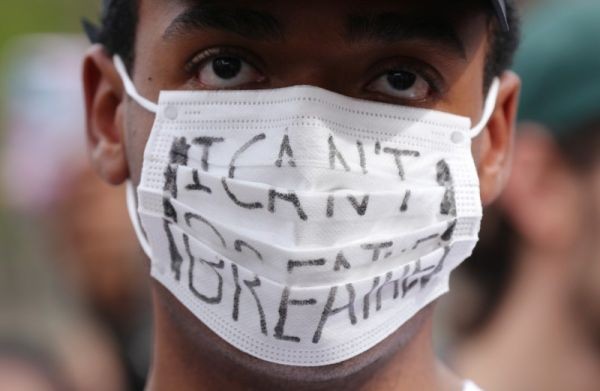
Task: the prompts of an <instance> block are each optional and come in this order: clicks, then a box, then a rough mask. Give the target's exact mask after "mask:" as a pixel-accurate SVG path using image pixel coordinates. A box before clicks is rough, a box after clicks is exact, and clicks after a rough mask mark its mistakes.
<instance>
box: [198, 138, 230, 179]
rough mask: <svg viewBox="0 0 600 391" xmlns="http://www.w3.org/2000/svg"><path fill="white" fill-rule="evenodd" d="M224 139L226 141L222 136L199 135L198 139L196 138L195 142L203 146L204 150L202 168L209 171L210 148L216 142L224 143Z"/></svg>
mask: <svg viewBox="0 0 600 391" xmlns="http://www.w3.org/2000/svg"><path fill="white" fill-rule="evenodd" d="M223 141H225V139H224V138H222V137H198V138H197V139H194V144H196V145H200V146H202V148H203V151H202V170H203V171H205V172H206V171H208V168H209V164H208V160H209V156H210V148H211V147H212V146H213V145H214V144H215V143H222V142H223Z"/></svg>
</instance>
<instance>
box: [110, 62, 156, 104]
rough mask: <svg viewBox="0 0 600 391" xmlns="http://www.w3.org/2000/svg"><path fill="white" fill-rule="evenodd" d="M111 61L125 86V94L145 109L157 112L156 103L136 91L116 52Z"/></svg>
mask: <svg viewBox="0 0 600 391" xmlns="http://www.w3.org/2000/svg"><path fill="white" fill-rule="evenodd" d="M113 63H114V64H115V68H116V69H117V72H118V73H119V76H120V77H121V80H122V81H123V85H124V86H125V92H127V95H129V96H130V97H131V99H133V100H134V101H136V102H137V103H138V104H139V105H140V106H142V107H143V108H145V109H146V110H148V111H150V112H152V113H155V114H156V113H157V112H158V105H157V104H156V103H154V102H152V101H150V100H148V99H146V98H144V97H143V96H141V95H140V94H139V93H138V91H137V89H136V88H135V85H134V84H133V81H131V78H130V77H129V73H127V68H125V64H124V63H123V60H122V59H121V57H120V56H119V55H118V54H115V55H114V56H113Z"/></svg>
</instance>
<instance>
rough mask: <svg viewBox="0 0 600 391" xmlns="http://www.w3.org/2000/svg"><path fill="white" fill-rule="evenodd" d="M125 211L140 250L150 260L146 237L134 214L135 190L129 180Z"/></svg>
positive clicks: (150, 255)
mask: <svg viewBox="0 0 600 391" xmlns="http://www.w3.org/2000/svg"><path fill="white" fill-rule="evenodd" d="M126 187H127V211H128V212H129V218H130V219H131V224H132V225H133V229H134V231H135V235H136V236H137V238H138V241H139V242H140V245H141V246H142V250H144V252H145V253H146V255H147V256H148V258H150V259H152V248H151V247H150V243H148V239H147V238H146V235H145V234H144V232H143V231H142V227H141V225H140V220H139V217H138V214H137V212H136V210H137V208H136V202H135V189H134V187H133V183H132V182H131V180H128V181H127V184H126Z"/></svg>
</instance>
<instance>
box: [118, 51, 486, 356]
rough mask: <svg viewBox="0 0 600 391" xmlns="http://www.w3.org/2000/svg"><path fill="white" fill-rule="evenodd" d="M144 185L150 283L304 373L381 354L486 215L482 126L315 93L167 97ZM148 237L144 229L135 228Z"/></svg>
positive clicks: (471, 242) (250, 349)
mask: <svg viewBox="0 0 600 391" xmlns="http://www.w3.org/2000/svg"><path fill="white" fill-rule="evenodd" d="M115 64H116V65H117V69H118V70H119V72H120V74H121V77H122V78H123V81H124V83H125V87H126V90H127V93H128V94H129V95H130V96H131V97H132V98H133V99H135V100H136V101H137V102H138V103H139V104H140V105H141V106H143V107H145V108H146V109H148V110H150V111H152V112H154V113H156V120H155V123H154V127H153V129H152V132H151V134H150V138H149V140H148V144H147V146H146V151H145V155H144V164H143V169H142V178H141V183H140V186H139V187H138V189H137V195H138V209H137V212H138V214H139V217H140V220H141V227H140V226H139V223H138V218H137V215H136V213H135V210H134V209H135V207H134V205H135V200H134V195H133V192H132V191H130V194H129V201H128V204H129V207H130V212H131V217H132V220H133V222H134V225H135V226H136V230H137V233H138V237H139V240H140V242H141V243H142V245H143V247H144V249H145V251H146V253H147V254H148V256H149V257H150V259H151V261H152V276H153V277H154V278H155V279H157V280H158V281H160V282H161V283H162V284H163V285H164V286H165V287H166V288H167V289H168V290H169V291H171V292H172V293H173V295H175V297H177V298H178V300H180V301H181V303H183V304H184V305H185V306H186V307H187V308H188V309H189V310H190V311H191V312H192V313H193V314H194V315H195V316H196V317H198V319H200V320H201V321H202V322H203V323H204V324H205V325H206V326H208V327H209V328H210V329H211V330H213V331H214V332H215V333H216V334H218V335H219V336H220V337H221V338H223V339H224V340H226V341H227V342H228V343H230V344H231V345H233V346H235V347H236V348H238V349H240V350H242V351H244V352H246V353H248V354H250V355H252V356H254V357H257V358H259V359H262V360H266V361H270V362H273V363H278V364H285V365H295V366H323V365H329V364H334V363H338V362H341V361H344V360H347V359H349V358H352V357H354V356H357V355H359V354H360V353H362V352H365V351H366V350H368V349H370V348H372V347H373V346H374V345H376V344H377V343H379V342H381V341H383V340H384V339H385V338H386V337H388V336H389V335H390V334H392V333H393V332H394V331H395V330H397V329H398V328H399V327H400V326H402V325H403V324H404V323H405V322H406V321H407V320H409V319H410V318H411V317H412V316H414V315H415V314H416V313H417V312H418V311H419V310H421V309H423V308H424V307H425V306H427V305H428V304H429V303H431V302H432V301H433V300H435V299H436V298H438V297H439V296H440V295H442V294H444V293H445V292H446V291H447V290H448V280H449V275H450V272H451V271H452V270H453V269H454V268H455V267H456V266H458V265H459V264H460V263H461V262H462V261H463V260H464V259H465V258H467V257H468V256H469V255H470V254H471V252H472V250H473V247H474V246H475V243H476V242H477V240H478V232H479V227H480V221H481V216H482V207H481V201H480V195H479V180H478V176H477V171H476V167H475V164H474V162H473V158H472V155H471V138H472V137H474V136H475V135H477V134H478V133H479V132H480V131H481V129H482V128H483V127H484V126H485V125H486V123H487V121H488V119H489V117H490V115H491V113H492V112H493V109H494V106H495V100H496V96H497V93H498V81H495V82H494V85H493V87H492V89H491V91H490V97H489V98H488V102H487V104H486V109H485V113H484V118H483V120H482V121H481V124H480V125H479V126H477V127H476V128H475V129H470V128H469V126H470V120H469V119H468V118H464V117H459V116H456V115H451V114H446V113H442V112H436V111H432V110H424V109H416V108H409V107H401V106H395V105H389V104H382V103H375V102H368V101H362V100H357V99H352V98H349V97H345V96H342V95H338V94H336V93H333V92H329V91H326V90H323V89H320V88H316V87H310V86H298V87H290V88H282V89H277V90H258V91H194V92H185V91H168V92H166V91H165V92H162V93H161V94H160V99H159V103H158V104H154V103H152V102H150V101H148V100H146V99H144V98H143V97H141V96H140V95H139V94H138V93H137V92H136V90H135V87H134V86H133V83H132V82H131V80H130V79H129V77H128V75H127V73H126V71H125V68H124V67H123V64H122V62H121V61H120V59H118V58H116V59H115ZM142 227H143V232H142Z"/></svg>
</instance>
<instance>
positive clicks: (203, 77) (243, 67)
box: [191, 51, 266, 90]
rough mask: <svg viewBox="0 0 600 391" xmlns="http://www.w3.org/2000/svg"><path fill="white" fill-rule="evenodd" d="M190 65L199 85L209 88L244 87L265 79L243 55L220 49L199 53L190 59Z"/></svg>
mask: <svg viewBox="0 0 600 391" xmlns="http://www.w3.org/2000/svg"><path fill="white" fill-rule="evenodd" d="M191 67H192V70H193V73H194V74H195V77H196V78H197V81H198V82H199V83H200V85H201V86H202V87H203V88H206V89H211V90H221V89H236V88H237V89H240V88H245V87H249V86H252V85H254V84H256V83H261V82H263V81H264V80H265V79H266V78H265V77H264V75H263V74H262V73H261V72H259V71H258V69H257V68H256V67H254V66H253V65H252V64H250V63H249V62H247V61H246V60H244V59H243V57H241V56H239V55H234V54H224V53H220V51H219V52H218V53H211V51H207V52H205V53H201V54H200V55H199V56H197V58H195V59H194V60H192V64H191Z"/></svg>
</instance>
